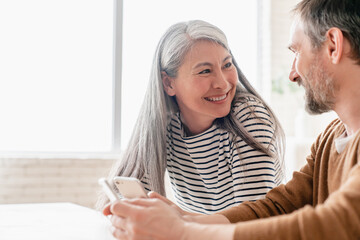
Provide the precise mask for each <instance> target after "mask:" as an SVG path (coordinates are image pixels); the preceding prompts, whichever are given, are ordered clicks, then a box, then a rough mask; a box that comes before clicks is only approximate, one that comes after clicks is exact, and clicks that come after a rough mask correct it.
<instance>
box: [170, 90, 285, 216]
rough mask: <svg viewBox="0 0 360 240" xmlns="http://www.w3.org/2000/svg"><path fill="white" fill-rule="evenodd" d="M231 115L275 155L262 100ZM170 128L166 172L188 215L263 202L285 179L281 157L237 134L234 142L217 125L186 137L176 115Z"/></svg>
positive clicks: (243, 103)
mask: <svg viewBox="0 0 360 240" xmlns="http://www.w3.org/2000/svg"><path fill="white" fill-rule="evenodd" d="M231 111H233V112H234V113H235V114H236V118H237V119H238V121H240V123H241V124H242V125H243V126H244V127H245V129H246V130H247V131H248V132H249V133H250V134H251V135H252V136H253V137H254V138H255V139H256V140H257V141H259V142H260V143H261V144H263V146H265V147H266V148H268V147H269V148H270V150H271V151H275V149H274V145H273V141H272V138H273V134H274V125H273V122H272V120H271V118H270V115H269V113H268V111H267V110H266V108H265V107H264V106H263V105H262V103H261V102H260V101H259V100H257V99H256V98H254V97H246V98H244V99H241V100H239V101H238V102H236V103H235V104H234V105H233V107H232V110H231ZM167 130H168V132H167V171H168V173H169V177H170V182H171V187H172V190H173V193H174V197H175V199H176V201H177V204H178V205H179V206H180V207H181V208H183V209H184V210H186V211H190V212H197V213H204V214H211V213H215V212H218V211H220V210H224V209H226V208H228V207H231V206H233V205H237V204H239V203H241V202H243V201H252V200H256V199H261V198H263V197H264V196H265V194H266V193H267V192H268V191H269V190H270V189H272V188H273V187H275V186H277V185H279V184H280V183H281V181H282V175H281V171H280V170H281V169H280V164H279V161H278V159H277V158H272V157H269V156H268V155H266V154H264V153H262V152H260V151H258V150H255V149H254V148H252V147H251V146H249V145H247V144H246V142H245V141H244V140H242V139H240V138H239V137H238V136H237V137H235V138H233V134H232V133H229V132H228V131H226V130H224V129H220V128H219V127H218V126H217V125H216V124H213V125H212V126H211V127H210V128H209V129H208V130H206V131H204V132H203V133H200V134H198V135H195V136H190V137H187V136H186V135H185V131H184V126H183V124H182V122H181V121H180V116H179V113H177V114H175V115H174V116H173V117H172V119H171V122H170V124H169V126H168V128H167ZM233 139H235V140H233Z"/></svg>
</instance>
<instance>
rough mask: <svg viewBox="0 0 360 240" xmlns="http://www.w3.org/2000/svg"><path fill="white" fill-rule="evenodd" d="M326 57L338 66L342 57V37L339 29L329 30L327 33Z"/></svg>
mask: <svg viewBox="0 0 360 240" xmlns="http://www.w3.org/2000/svg"><path fill="white" fill-rule="evenodd" d="M326 37H327V40H326V42H327V45H326V47H327V49H326V50H327V55H328V57H329V58H330V60H331V62H332V63H333V64H338V63H339V62H340V59H341V57H342V55H343V50H344V49H343V47H344V36H343V33H342V32H341V30H340V29H339V28H335V27H334V28H330V29H329V30H328V31H327V33H326Z"/></svg>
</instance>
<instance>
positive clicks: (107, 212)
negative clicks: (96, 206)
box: [102, 203, 112, 216]
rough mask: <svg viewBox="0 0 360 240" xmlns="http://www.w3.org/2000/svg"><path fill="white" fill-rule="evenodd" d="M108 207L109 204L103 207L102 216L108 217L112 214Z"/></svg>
mask: <svg viewBox="0 0 360 240" xmlns="http://www.w3.org/2000/svg"><path fill="white" fill-rule="evenodd" d="M110 207H111V203H109V204H107V205H106V206H105V207H104V209H103V211H102V212H103V214H104V215H105V216H108V215H111V214H112V213H111V211H110Z"/></svg>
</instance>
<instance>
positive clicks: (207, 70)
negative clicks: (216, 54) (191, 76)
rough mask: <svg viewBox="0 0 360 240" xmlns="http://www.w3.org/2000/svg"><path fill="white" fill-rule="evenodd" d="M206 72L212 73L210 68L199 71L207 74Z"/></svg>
mask: <svg viewBox="0 0 360 240" xmlns="http://www.w3.org/2000/svg"><path fill="white" fill-rule="evenodd" d="M205 73H210V69H205V70H202V71H201V72H199V74H205Z"/></svg>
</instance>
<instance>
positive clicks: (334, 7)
mask: <svg viewBox="0 0 360 240" xmlns="http://www.w3.org/2000/svg"><path fill="white" fill-rule="evenodd" d="M293 12H294V13H295V15H297V16H299V17H300V20H301V21H302V22H303V23H304V27H305V34H307V35H308V36H309V38H310V41H311V43H312V45H313V47H315V48H319V47H321V46H322V43H323V42H324V41H325V40H326V36H325V35H326V32H327V31H328V30H329V29H330V28H332V27H336V28H339V29H340V30H341V31H342V33H343V35H344V37H345V38H346V39H348V40H349V42H350V45H351V55H350V57H351V58H352V59H354V60H355V61H356V62H357V64H359V65H360V2H359V0H303V1H301V2H300V3H298V4H297V5H296V7H295V8H294V10H293Z"/></svg>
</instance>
